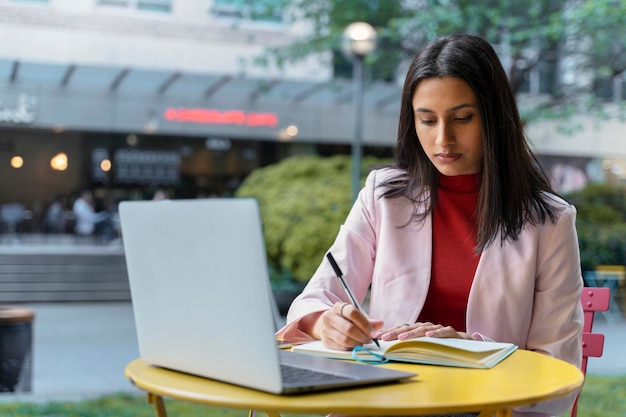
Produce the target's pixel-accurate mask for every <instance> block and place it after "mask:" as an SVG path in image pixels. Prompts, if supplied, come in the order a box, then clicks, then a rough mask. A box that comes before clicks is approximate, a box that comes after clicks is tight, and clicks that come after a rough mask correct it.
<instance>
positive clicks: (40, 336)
mask: <svg viewBox="0 0 626 417" xmlns="http://www.w3.org/2000/svg"><path fill="white" fill-rule="evenodd" d="M26 307H29V308H32V309H33V310H34V311H35V321H34V324H33V326H34V346H33V381H32V382H33V383H32V385H33V392H32V393H19V394H0V401H36V402H43V401H74V400H81V399H86V398H93V397H97V396H100V395H105V394H111V393H115V392H129V393H137V394H142V395H143V392H142V391H140V390H138V389H137V388H134V387H133V386H132V385H131V384H130V383H129V382H128V381H127V380H126V379H125V378H124V367H125V366H126V364H127V363H128V362H130V361H131V360H133V359H135V358H136V357H138V356H139V351H138V347H137V339H136V335H135V326H134V321H133V312H132V306H131V304H130V303H128V302H103V303H42V304H29V305H26ZM594 330H596V331H598V332H602V333H604V334H605V335H606V341H605V346H604V355H603V357H602V358H590V359H589V367H588V373H589V374H596V375H606V376H611V375H626V355H624V354H623V350H624V346H626V320H622V321H619V322H617V323H607V322H606V321H605V320H604V319H603V318H602V316H601V315H599V317H598V319H597V320H596V324H595V327H594Z"/></svg>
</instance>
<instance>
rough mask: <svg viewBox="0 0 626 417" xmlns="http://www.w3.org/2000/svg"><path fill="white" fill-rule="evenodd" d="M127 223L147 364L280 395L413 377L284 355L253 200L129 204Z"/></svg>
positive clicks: (123, 208) (123, 212) (123, 216)
mask: <svg viewBox="0 0 626 417" xmlns="http://www.w3.org/2000/svg"><path fill="white" fill-rule="evenodd" d="M119 213H120V221H121V230H122V239H123V242H124V251H125V255H126V265H127V269H128V277H129V281H130V290H131V297H132V304H133V311H134V315H135V323H136V328H137V337H138V342H139V352H140V355H141V357H142V358H143V359H144V360H146V361H147V362H149V363H151V364H154V365H158V366H162V367H165V368H170V369H174V370H178V371H183V372H187V373H191V374H195V375H199V376H203V377H207V378H212V379H216V380H220V381H225V382H229V383H232V384H237V385H242V386H246V387H250V388H255V389H258V390H263V391H267V392H272V393H293V392H304V391H314V390H322V389H330V388H339V387H346V386H355V385H364V384H373V383H381V382H391V381H397V380H400V379H404V378H408V377H411V376H414V374H412V373H407V372H399V371H395V370H391V369H385V368H382V367H375V366H368V365H362V364H358V363H349V362H345V361H337V360H332V359H327V358H321V357H309V356H306V355H298V354H295V353H292V352H284V351H279V350H278V349H277V347H276V340H275V339H274V331H275V323H274V313H273V308H272V296H271V292H270V291H271V290H270V286H269V278H268V272H267V260H266V253H265V245H264V241H263V234H262V227H261V219H260V215H259V209H258V206H257V203H256V201H255V200H252V199H203V200H171V201H133V202H122V203H121V204H120V207H119ZM280 362H288V365H290V366H289V367H286V366H281V363H280ZM294 368H296V370H297V371H298V372H299V373H300V374H303V373H304V374H311V375H312V378H313V379H312V380H311V379H307V377H305V376H296V377H295V379H293V380H287V378H288V377H287V376H286V374H283V373H282V372H283V371H284V370H286V369H291V370H293V369H294ZM313 371H315V372H313Z"/></svg>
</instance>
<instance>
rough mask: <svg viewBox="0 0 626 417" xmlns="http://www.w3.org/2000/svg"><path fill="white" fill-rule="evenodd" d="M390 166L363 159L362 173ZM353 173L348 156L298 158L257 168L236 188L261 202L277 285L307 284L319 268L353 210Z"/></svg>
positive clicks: (267, 244) (267, 242)
mask: <svg viewBox="0 0 626 417" xmlns="http://www.w3.org/2000/svg"><path fill="white" fill-rule="evenodd" d="M389 163H391V161H390V160H383V159H377V158H364V159H363V163H362V172H363V173H364V174H365V173H367V172H369V169H370V167H373V166H378V165H383V164H389ZM350 169H351V160H350V157H349V156H333V157H330V158H322V157H316V156H295V157H290V158H287V159H284V160H282V161H281V162H279V163H277V164H274V165H270V166H267V167H264V168H260V169H257V170H255V171H254V172H252V173H251V174H250V175H249V176H248V177H247V178H246V179H245V181H244V182H243V184H242V185H241V187H240V188H239V189H238V190H237V193H236V196H237V197H252V198H256V199H257V201H258V202H259V206H260V209H261V217H262V219H263V227H264V234H265V245H266V249H267V255H268V260H269V263H270V265H271V267H272V270H273V271H274V274H272V279H273V280H274V281H275V282H276V281H280V280H284V279H286V276H290V277H293V279H295V280H296V281H300V282H307V281H308V280H309V278H310V277H311V275H313V273H314V272H315V270H316V269H317V267H318V265H319V264H320V262H321V261H322V258H323V256H324V253H325V252H326V250H327V249H328V247H330V245H331V244H332V242H333V241H334V239H335V236H336V235H337V232H338V231H339V226H340V225H341V224H342V223H343V221H344V220H345V218H346V216H347V215H348V212H349V210H350V207H351V206H352V201H351V198H352V196H351V189H352V188H351V175H350ZM286 272H288V273H289V274H286Z"/></svg>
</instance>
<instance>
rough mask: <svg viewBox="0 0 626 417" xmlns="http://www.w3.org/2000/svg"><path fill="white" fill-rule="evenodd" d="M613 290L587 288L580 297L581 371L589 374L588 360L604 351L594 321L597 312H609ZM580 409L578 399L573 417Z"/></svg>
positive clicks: (597, 356)
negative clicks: (583, 316)
mask: <svg viewBox="0 0 626 417" xmlns="http://www.w3.org/2000/svg"><path fill="white" fill-rule="evenodd" d="M610 298H611V290H610V289H609V288H599V287H585V288H583V292H582V294H581V296H580V302H581V303H582V305H583V311H584V313H585V320H584V324H583V362H582V366H581V370H582V372H583V374H586V373H587V359H588V358H589V357H593V358H599V357H600V356H602V352H603V350H604V335H603V334H601V333H593V319H594V315H595V312H596V311H607V310H608V309H609V300H610ZM577 409H578V397H577V398H576V401H575V402H574V406H573V407H572V413H571V417H576V415H577V411H578V410H577Z"/></svg>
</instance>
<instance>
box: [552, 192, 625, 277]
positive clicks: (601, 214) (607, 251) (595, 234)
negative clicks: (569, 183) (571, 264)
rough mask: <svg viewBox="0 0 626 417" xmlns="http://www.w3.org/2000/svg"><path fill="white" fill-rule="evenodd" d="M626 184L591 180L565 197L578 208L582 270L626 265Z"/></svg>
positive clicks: (577, 225)
mask: <svg viewBox="0 0 626 417" xmlns="http://www.w3.org/2000/svg"><path fill="white" fill-rule="evenodd" d="M624 191H625V190H624V188H623V187H619V186H613V185H607V184H590V185H588V186H587V187H585V188H584V189H583V190H581V191H577V192H574V193H570V194H567V195H565V196H564V197H565V198H566V199H567V200H568V201H570V202H571V203H572V204H574V206H576V210H577V212H578V214H577V217H576V228H577V230H578V241H579V245H580V258H581V266H582V269H583V270H593V269H595V268H596V266H598V265H626V193H625V192H624Z"/></svg>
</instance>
